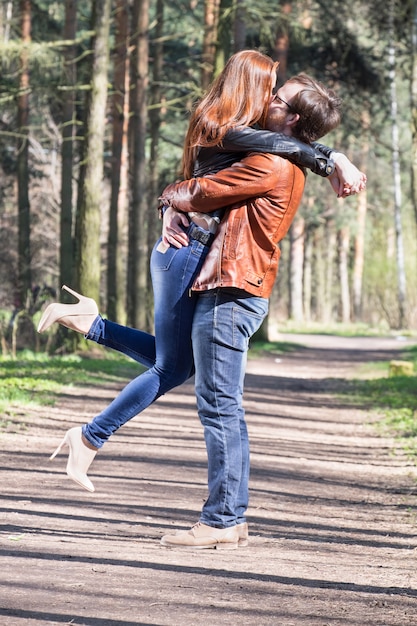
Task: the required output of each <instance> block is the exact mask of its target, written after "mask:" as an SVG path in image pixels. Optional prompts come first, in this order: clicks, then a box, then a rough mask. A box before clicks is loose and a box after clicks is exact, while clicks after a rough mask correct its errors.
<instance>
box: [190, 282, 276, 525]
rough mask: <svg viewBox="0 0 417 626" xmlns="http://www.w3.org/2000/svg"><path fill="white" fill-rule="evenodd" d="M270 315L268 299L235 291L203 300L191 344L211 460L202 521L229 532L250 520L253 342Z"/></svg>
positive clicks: (218, 291) (208, 294)
mask: <svg viewBox="0 0 417 626" xmlns="http://www.w3.org/2000/svg"><path fill="white" fill-rule="evenodd" d="M267 313H268V300H266V299H265V298H259V297H256V296H251V295H250V294H248V293H246V292H244V291H240V290H234V289H214V290H212V291H207V292H204V293H202V294H200V295H199V296H198V301H197V305H196V308H195V312H194V321H193V328H192V341H193V351H194V362H195V387H196V395H197V406H198V414H199V417H200V420H201V423H202V424H203V427H204V438H205V442H206V448H207V457H208V491H209V494H208V498H207V500H206V502H205V504H204V506H203V509H202V512H201V516H200V521H201V522H203V523H204V524H207V525H208V526H215V527H217V528H228V527H229V526H234V525H235V524H241V523H242V522H244V521H245V512H246V509H247V506H248V500H249V488H248V483H249V439H248V431H247V427H246V422H245V412H244V409H243V405H242V402H243V382H244V377H245V368H246V359H247V351H248V347H249V339H250V338H251V337H252V335H253V334H254V333H255V332H256V330H258V328H259V327H260V325H261V323H262V321H263V320H264V318H265V316H266V315H267Z"/></svg>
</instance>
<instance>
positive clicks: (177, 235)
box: [162, 207, 189, 248]
mask: <svg viewBox="0 0 417 626" xmlns="http://www.w3.org/2000/svg"><path fill="white" fill-rule="evenodd" d="M188 224H189V220H188V218H187V214H186V213H180V212H179V211H176V210H175V209H173V208H172V207H168V208H167V209H165V211H164V216H163V221H162V241H163V243H164V244H165V245H166V246H169V245H172V246H174V247H175V248H182V247H184V246H188V236H187V235H186V234H185V232H184V228H183V227H184V226H185V228H187V226H188Z"/></svg>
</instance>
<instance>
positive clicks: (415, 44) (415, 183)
mask: <svg viewBox="0 0 417 626" xmlns="http://www.w3.org/2000/svg"><path fill="white" fill-rule="evenodd" d="M411 54H412V56H411V60H412V66H411V71H412V74H411V81H410V92H411V94H410V101H411V137H412V146H411V149H412V166H411V201H412V203H413V207H414V217H415V221H416V224H417V0H414V15H413V22H412V53H411Z"/></svg>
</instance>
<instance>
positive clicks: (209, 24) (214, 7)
mask: <svg viewBox="0 0 417 626" xmlns="http://www.w3.org/2000/svg"><path fill="white" fill-rule="evenodd" d="M219 12H220V0H205V2H204V34H203V55H202V65H201V88H202V89H203V91H206V90H207V89H208V87H209V85H210V83H211V81H212V79H213V73H214V68H215V63H216V48H217V38H218V28H219Z"/></svg>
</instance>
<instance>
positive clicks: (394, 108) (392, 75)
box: [388, 0, 407, 328]
mask: <svg viewBox="0 0 417 626" xmlns="http://www.w3.org/2000/svg"><path fill="white" fill-rule="evenodd" d="M394 10H395V7H394V0H391V5H390V43H389V48H388V68H389V72H388V74H389V82H390V97H391V141H392V172H393V183H394V224H395V234H396V244H397V280H398V287H397V293H398V327H399V328H405V327H406V325H407V320H406V278H405V261H404V244H403V233H402V221H401V204H402V194H401V172H400V151H399V136H398V132H399V131H398V119H397V114H398V102H397V88H396V49H395V48H396V44H395V28H394Z"/></svg>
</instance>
